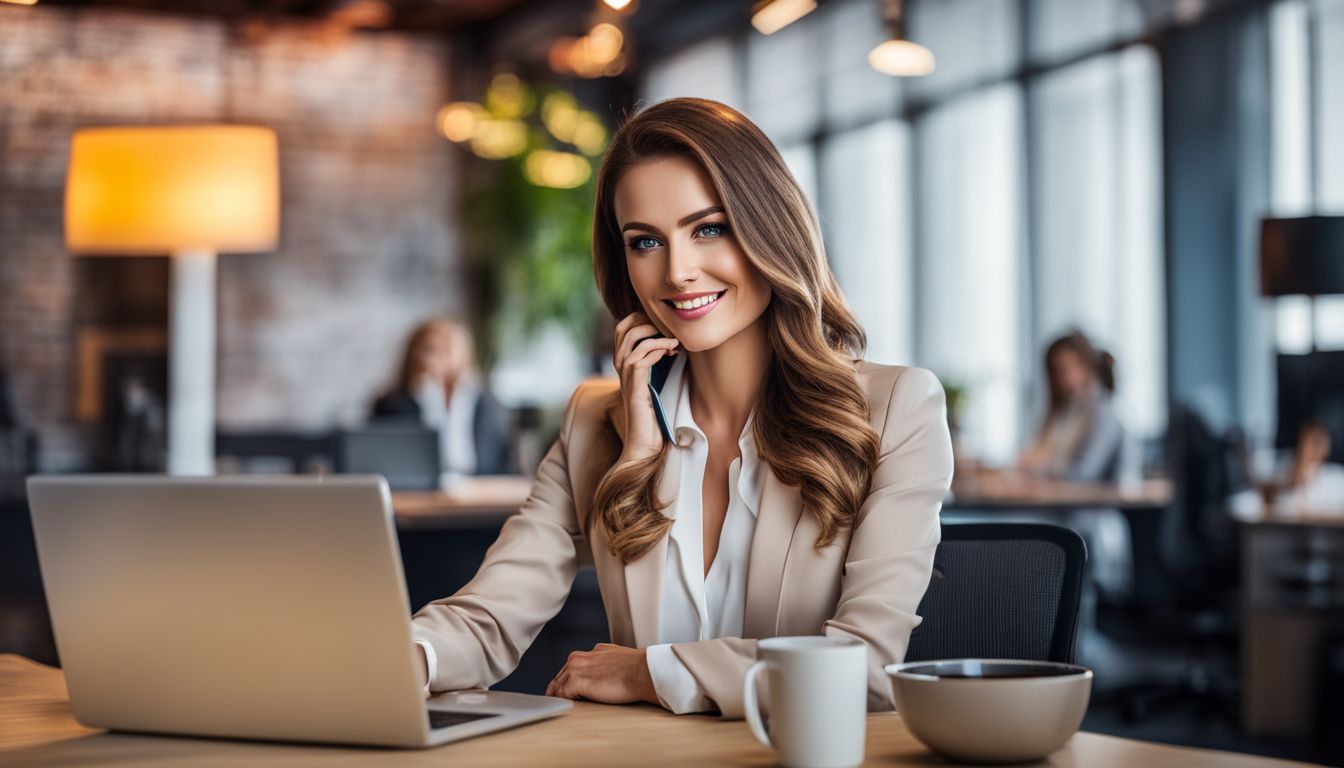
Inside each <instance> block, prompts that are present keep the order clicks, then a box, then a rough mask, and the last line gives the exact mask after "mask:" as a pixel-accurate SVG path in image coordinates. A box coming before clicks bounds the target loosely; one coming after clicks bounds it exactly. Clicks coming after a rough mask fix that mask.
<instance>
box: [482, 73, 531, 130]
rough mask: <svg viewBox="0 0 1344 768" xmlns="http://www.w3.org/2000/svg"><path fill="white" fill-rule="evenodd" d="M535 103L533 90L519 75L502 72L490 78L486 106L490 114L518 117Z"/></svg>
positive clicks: (528, 110)
mask: <svg viewBox="0 0 1344 768" xmlns="http://www.w3.org/2000/svg"><path fill="white" fill-rule="evenodd" d="M534 105H535V102H533V101H532V93H531V91H529V90H528V88H527V86H526V85H523V81H522V80H519V79H518V76H517V75H515V74H512V73H509V72H501V73H500V74H498V75H495V76H494V77H492V78H490V87H489V88H487V89H486V90H485V106H486V107H487V108H488V109H489V110H490V114H492V115H494V116H495V117H502V118H510V119H511V118H518V117H522V116H523V115H525V114H527V113H528V112H530V111H532V107H533V106H534Z"/></svg>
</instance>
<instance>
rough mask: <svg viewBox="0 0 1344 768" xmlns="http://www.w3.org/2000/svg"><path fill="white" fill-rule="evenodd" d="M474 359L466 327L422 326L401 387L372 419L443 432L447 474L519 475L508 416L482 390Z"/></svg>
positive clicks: (438, 322)
mask: <svg viewBox="0 0 1344 768" xmlns="http://www.w3.org/2000/svg"><path fill="white" fill-rule="evenodd" d="M474 358H475V344H474V343H473V342H472V339H471V334H470V333H468V332H467V329H466V328H464V327H463V326H462V324H461V323H459V322H457V321H456V320H452V319H449V318H436V319H434V320H429V321H426V322H424V323H421V324H420V325H419V326H418V327H417V328H416V329H415V331H414V332H413V333H411V338H410V340H409V341H407V343H406V353H405V356H404V357H403V359H402V364H401V375H400V376H399V377H398V379H397V384H396V386H395V387H393V388H392V390H390V391H389V392H387V393H385V394H384V395H382V396H381V397H379V398H378V399H377V400H376V401H375V402H374V404H373V412H372V414H371V418H372V419H373V420H374V421H378V422H383V423H387V422H396V421H402V422H406V421H410V422H414V423H418V424H423V425H424V426H426V427H428V428H430V429H435V430H438V432H439V448H440V455H441V456H442V457H443V471H445V472H451V473H454V474H459V475H503V474H510V473H513V472H516V471H517V467H516V464H515V462H514V461H513V455H512V451H511V450H510V447H509V433H508V418H507V415H506V414H505V413H504V409H503V408H502V407H501V406H500V404H499V402H498V401H496V400H495V399H494V397H493V396H491V395H490V393H489V392H487V391H486V390H485V389H484V388H482V387H481V385H480V378H479V376H478V374H477V372H476V369H475V365H474V364H473V362H472V361H473V359H474Z"/></svg>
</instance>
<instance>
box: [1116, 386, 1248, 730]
mask: <svg viewBox="0 0 1344 768" xmlns="http://www.w3.org/2000/svg"><path fill="white" fill-rule="evenodd" d="M1167 441H1168V448H1167V450H1168V456H1169V457H1170V461H1171V475H1172V479H1173V481H1174V483H1175V488H1174V491H1175V498H1174V504H1173V508H1172V509H1171V510H1170V512H1169V513H1168V514H1166V515H1163V516H1162V517H1161V519H1160V522H1159V526H1158V531H1157V536H1158V541H1157V543H1156V554H1157V565H1158V569H1157V574H1156V575H1157V576H1159V577H1160V578H1159V581H1160V582H1161V587H1162V588H1161V591H1160V593H1159V594H1156V595H1152V596H1149V598H1148V599H1147V600H1145V601H1144V602H1145V604H1143V605H1140V606H1138V611H1137V612H1138V616H1137V617H1136V619H1137V623H1138V624H1139V625H1140V626H1142V627H1143V628H1144V630H1145V631H1146V632H1147V633H1149V634H1151V635H1154V636H1158V637H1161V638H1163V639H1165V640H1175V641H1179V642H1180V643H1181V644H1182V645H1184V653H1185V657H1186V663H1185V665H1184V668H1183V669H1182V670H1181V671H1180V672H1179V673H1177V674H1174V675H1170V676H1164V677H1162V678H1160V679H1157V680H1150V681H1140V682H1136V683H1132V684H1129V685H1126V686H1124V687H1121V688H1116V689H1113V690H1111V691H1108V692H1107V693H1106V695H1105V696H1102V697H1097V699H1096V700H1098V701H1109V700H1112V699H1114V700H1116V701H1119V702H1120V703H1121V704H1122V709H1121V715H1122V717H1123V718H1124V719H1125V720H1126V721H1127V722H1131V723H1132V722H1136V721H1138V720H1140V719H1142V718H1144V717H1146V716H1147V715H1148V714H1149V713H1151V712H1153V711H1154V710H1155V709H1157V708H1158V707H1162V706H1168V705H1172V704H1187V705H1194V707H1195V709H1196V711H1197V712H1198V713H1199V714H1201V715H1203V714H1206V713H1213V714H1217V715H1220V716H1222V717H1223V718H1224V719H1225V720H1227V721H1228V722H1230V723H1236V722H1237V721H1238V720H1239V716H1240V699H1239V697H1240V680H1239V679H1238V678H1237V672H1236V659H1237V656H1238V648H1237V643H1238V641H1239V637H1240V625H1241V618H1240V615H1239V610H1238V604H1239V600H1240V597H1239V593H1238V584H1239V583H1240V564H1241V563H1240V552H1239V542H1238V533H1239V532H1238V529H1237V523H1236V521H1235V520H1233V519H1232V517H1231V516H1230V515H1229V514H1228V511H1227V499H1228V497H1229V496H1230V495H1231V494H1232V493H1234V492H1236V491H1238V490H1241V489H1242V488H1244V487H1245V485H1246V479H1245V478H1244V477H1242V476H1241V472H1240V470H1239V469H1238V462H1237V458H1236V457H1237V453H1238V449H1237V446H1236V445H1235V440H1233V439H1232V438H1230V437H1228V436H1226V435H1219V434H1217V433H1215V432H1214V430H1213V429H1212V428H1210V426H1209V425H1208V423H1207V422H1205V420H1204V419H1203V418H1202V417H1201V416H1200V415H1199V413H1198V412H1197V411H1195V410H1194V409H1193V408H1191V407H1189V406H1187V405H1183V404H1177V405H1174V406H1173V407H1172V410H1171V417H1170V419H1169V424H1168V427H1167Z"/></svg>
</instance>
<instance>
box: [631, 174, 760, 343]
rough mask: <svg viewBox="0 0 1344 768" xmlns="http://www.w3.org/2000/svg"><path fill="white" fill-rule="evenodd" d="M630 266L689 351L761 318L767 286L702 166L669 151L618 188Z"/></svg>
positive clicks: (648, 300) (662, 324) (664, 325)
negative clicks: (734, 233) (668, 154)
mask: <svg viewBox="0 0 1344 768" xmlns="http://www.w3.org/2000/svg"><path fill="white" fill-rule="evenodd" d="M614 202H615V209H616V221H617V225H618V226H619V227H620V230H621V237H622V238H623V239H624V241H625V264H626V268H627V269H628V270H629V272H630V283H631V284H632V285H633V286H634V289H635V293H636V294H637V295H638V296H639V301H640V303H641V304H643V306H644V311H645V312H646V313H647V314H648V315H649V319H651V320H652V321H653V323H654V325H656V326H658V328H659V330H661V331H662V332H663V334H664V335H666V336H674V337H676V338H677V339H679V340H680V341H681V346H682V348H683V349H686V350H688V351H691V352H699V351H703V350H706V349H713V348H714V347H717V346H719V345H720V344H722V343H723V342H725V341H727V340H728V339H731V338H732V337H733V336H735V335H737V333H738V332H740V331H741V330H743V329H744V328H747V327H748V326H750V325H751V324H752V323H754V322H756V321H757V320H758V319H760V317H761V315H762V314H763V313H764V312H765V308H766V306H767V305H768V304H769V303H770V285H769V283H767V282H766V281H765V278H764V277H762V276H761V273H760V272H759V271H757V269H756V268H755V267H754V266H752V264H751V262H750V261H748V260H747V257H746V254H744V253H743V252H742V248H741V247H740V246H739V245H738V243H737V239H736V238H735V237H734V236H733V233H732V232H730V231H729V230H728V217H727V216H726V215H725V213H724V210H723V205H722V202H721V201H720V200H719V197H718V195H717V194H716V193H715V191H714V185H713V184H711V183H710V180H709V176H708V175H707V174H706V173H705V171H704V169H702V168H701V167H700V165H699V164H697V163H695V162H694V161H692V160H689V159H687V158H684V157H677V156H673V157H667V158H662V159H659V160H651V161H649V162H646V163H641V164H639V165H636V166H634V167H632V168H630V169H629V170H627V171H626V172H625V174H624V175H622V176H621V179H620V181H619V182H617V184H616V190H615V193H614Z"/></svg>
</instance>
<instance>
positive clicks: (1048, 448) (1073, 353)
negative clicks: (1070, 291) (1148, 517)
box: [1017, 330, 1132, 611]
mask: <svg viewBox="0 0 1344 768" xmlns="http://www.w3.org/2000/svg"><path fill="white" fill-rule="evenodd" d="M1045 375H1046V381H1047V382H1048V384H1049V392H1048V400H1047V405H1046V413H1045V418H1044V419H1043V420H1042V422H1041V430H1040V432H1039V433H1038V434H1037V435H1036V439H1035V440H1034V441H1033V442H1032V444H1031V445H1030V446H1028V448H1027V449H1026V450H1025V451H1023V452H1022V455H1021V456H1020V457H1019V458H1018V462H1017V467H1018V470H1019V471H1022V472H1025V473H1027V474H1030V475H1034V476H1038V477H1045V478H1048V479H1051V480H1064V481H1072V482H1108V483H1110V482H1116V480H1117V479H1118V475H1119V468H1120V452H1121V449H1122V445H1123V442H1124V434H1125V433H1124V429H1123V428H1122V427H1121V425H1120V419H1119V417H1117V416H1116V413H1115V404H1114V403H1113V402H1112V399H1111V398H1112V395H1114V394H1115V358H1114V357H1113V356H1111V354H1110V353H1109V352H1106V351H1104V350H1100V349H1097V348H1096V346H1094V345H1093V344H1092V342H1091V340H1089V339H1088V338H1087V336H1086V335H1085V334H1084V333H1083V332H1082V331H1078V330H1074V331H1072V332H1070V333H1068V334H1065V335H1064V336H1060V337H1059V338H1057V339H1055V340H1054V341H1053V342H1051V344H1050V346H1049V347H1047V348H1046V350H1045ZM1066 522H1067V525H1068V526H1069V527H1070V528H1073V529H1074V530H1076V531H1078V533H1080V534H1081V535H1082V536H1083V538H1084V539H1086V540H1087V545H1088V552H1089V554H1090V558H1091V564H1090V568H1089V570H1090V571H1091V572H1092V578H1093V580H1094V581H1095V582H1096V584H1097V585H1098V586H1099V587H1101V589H1102V590H1103V591H1104V592H1106V593H1107V594H1108V595H1111V596H1120V595H1124V594H1127V593H1128V592H1129V589H1130V585H1131V584H1132V566H1131V563H1130V557H1129V551H1130V542H1129V526H1128V524H1127V522H1126V521H1125V518H1124V515H1122V514H1121V513H1120V512H1119V511H1117V510H1114V509H1080V510H1076V511H1074V512H1073V513H1071V514H1070V515H1069V517H1068V520H1067V521H1066ZM1088 602H1090V599H1089V601H1088ZM1092 609H1093V608H1092V606H1090V605H1086V606H1084V609H1083V610H1084V611H1091V610H1092Z"/></svg>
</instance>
